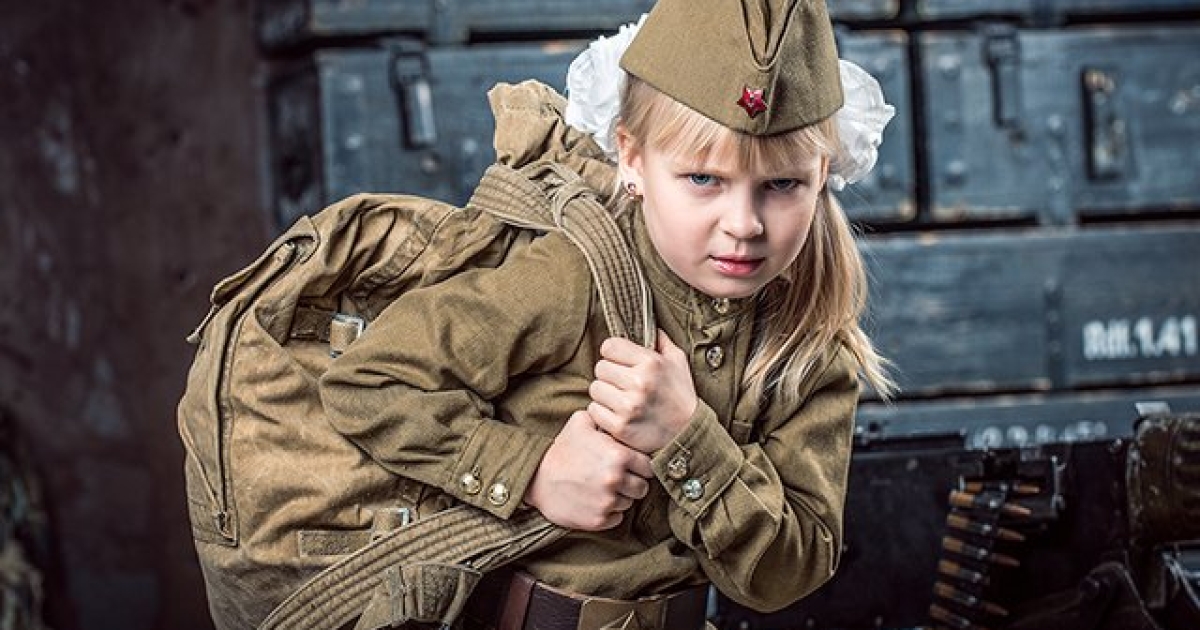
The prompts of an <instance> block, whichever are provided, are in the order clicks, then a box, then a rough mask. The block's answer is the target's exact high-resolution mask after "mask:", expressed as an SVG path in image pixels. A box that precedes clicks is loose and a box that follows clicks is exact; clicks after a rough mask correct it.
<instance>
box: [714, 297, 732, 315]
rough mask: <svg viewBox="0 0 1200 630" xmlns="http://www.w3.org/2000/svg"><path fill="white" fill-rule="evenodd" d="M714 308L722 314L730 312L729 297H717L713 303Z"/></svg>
mask: <svg viewBox="0 0 1200 630" xmlns="http://www.w3.org/2000/svg"><path fill="white" fill-rule="evenodd" d="M712 307H713V310H714V311H716V312H717V313H718V314H720V315H724V314H726V313H728V312H729V298H717V299H715V300H713V303H712Z"/></svg>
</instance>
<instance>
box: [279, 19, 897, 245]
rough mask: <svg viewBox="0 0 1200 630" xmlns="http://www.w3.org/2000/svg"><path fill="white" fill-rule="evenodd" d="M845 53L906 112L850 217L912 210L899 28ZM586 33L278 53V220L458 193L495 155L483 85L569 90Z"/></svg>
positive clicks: (465, 195) (454, 198)
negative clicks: (350, 205)
mask: <svg viewBox="0 0 1200 630" xmlns="http://www.w3.org/2000/svg"><path fill="white" fill-rule="evenodd" d="M842 43H843V48H844V50H845V56H846V58H848V59H852V60H854V61H857V62H859V63H861V64H862V65H864V67H866V68H867V69H868V70H870V71H872V72H874V73H877V76H878V77H879V79H880V81H881V84H882V86H883V89H884V90H885V94H887V97H888V99H889V100H890V101H891V102H893V103H895V106H896V108H897V111H898V112H900V113H899V114H898V115H897V116H896V118H895V119H894V122H893V123H892V124H891V125H889V127H888V129H887V130H886V132H885V142H884V145H883V149H882V151H881V154H880V157H879V162H878V165H877V168H876V169H875V171H874V172H873V173H872V174H871V175H870V176H869V177H868V178H866V179H865V180H864V181H862V182H859V183H856V184H854V185H852V186H850V187H848V188H847V189H846V190H845V191H844V192H843V193H841V195H840V196H841V198H842V200H843V202H844V204H845V206H846V208H847V212H848V213H849V214H850V216H851V217H853V218H855V219H858V220H864V221H878V222H888V223H891V222H902V221H906V220H909V219H911V218H912V217H913V216H914V215H915V213H916V202H915V194H916V193H915V188H916V183H915V177H916V175H915V169H914V167H913V163H912V133H913V131H912V122H911V117H910V116H909V114H908V112H909V111H910V110H911V106H910V105H909V104H908V103H909V99H910V87H909V73H908V70H907V68H908V65H907V39H906V38H905V36H904V34H903V33H902V32H882V33H879V34H871V35H847V36H846V37H844V38H843V40H842ZM585 45H586V42H583V41H579V40H566V41H544V42H535V43H516V44H514V43H507V44H478V45H472V46H432V47H431V46H426V45H424V44H422V43H420V42H417V41H415V40H411V39H397V40H381V42H380V44H379V45H377V46H373V47H365V48H328V49H319V50H317V51H316V52H314V53H312V54H311V55H307V56H305V57H303V58H302V59H301V60H298V61H296V62H294V63H290V64H286V63H285V64H280V65H279V66H278V67H277V69H276V72H275V77H274V79H273V80H272V81H271V83H270V84H269V87H268V96H267V98H268V100H269V114H268V120H269V125H270V145H269V155H270V158H269V162H270V165H271V167H270V171H271V177H272V186H271V189H272V196H273V203H274V207H275V215H276V217H277V219H278V222H279V225H280V227H286V226H287V225H290V224H291V223H292V222H293V221H294V220H295V219H296V218H297V217H299V216H300V215H302V214H311V213H313V212H316V211H317V210H319V209H320V208H321V207H323V206H325V205H327V204H329V203H332V202H333V201H336V200H337V199H340V198H342V197H345V196H347V195H350V194H353V193H356V192H361V191H374V192H403V193H408V194H414V195H421V196H425V197H432V198H435V199H442V200H446V201H449V202H451V203H455V204H462V203H465V202H466V201H467V199H469V198H470V196H471V191H472V190H473V189H474V188H475V184H476V183H477V182H478V181H479V177H480V176H481V175H482V174H483V170H484V169H485V168H486V167H487V165H488V164H490V163H491V162H492V160H493V159H494V158H495V152H494V150H493V148H492V132H493V129H494V124H493V120H492V114H491V109H490V108H489V106H488V103H487V91H488V89H490V88H491V87H492V86H493V85H495V84H496V83H497V82H503V81H507V82H518V81H522V80H525V79H537V80H540V81H542V82H544V83H547V84H548V85H551V86H553V87H555V88H556V89H559V90H562V89H563V86H564V85H565V82H566V73H567V67H568V66H569V65H570V62H571V60H572V59H574V57H575V55H577V54H578V53H579V51H580V50H582V49H583V47H584V46H585Z"/></svg>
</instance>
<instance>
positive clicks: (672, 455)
mask: <svg viewBox="0 0 1200 630" xmlns="http://www.w3.org/2000/svg"><path fill="white" fill-rule="evenodd" d="M742 457H743V454H742V450H741V448H739V447H738V445H737V443H736V442H734V440H733V438H732V437H731V436H730V435H729V433H728V432H727V431H726V430H725V427H723V426H721V423H720V421H719V420H717V414H716V412H715V411H713V409H712V408H711V407H709V406H708V405H707V404H706V403H705V402H704V401H703V400H701V401H699V403H698V404H697V405H696V411H695V413H693V414H692V418H691V420H690V421H689V422H688V425H687V426H686V427H685V428H684V429H683V431H682V432H680V434H679V435H678V436H676V437H675V439H674V440H673V441H672V442H671V443H670V444H668V445H667V446H666V447H664V448H663V449H662V450H660V451H659V452H658V453H656V454H655V455H654V457H653V459H651V465H652V466H653V467H654V474H655V476H657V477H658V479H659V481H661V482H662V484H663V487H664V488H666V490H667V493H668V494H670V496H671V498H672V499H673V500H674V501H675V504H676V505H677V506H679V507H680V508H681V509H682V510H683V511H684V512H686V513H687V514H688V515H690V516H691V517H692V518H699V517H700V515H702V514H703V513H704V512H705V510H707V509H708V506H710V505H712V503H713V501H715V500H716V499H717V498H718V497H720V496H721V493H722V492H724V491H725V488H726V487H728V486H729V484H730V483H732V482H733V480H734V479H735V478H736V477H737V474H738V471H739V470H740V469H741V467H742Z"/></svg>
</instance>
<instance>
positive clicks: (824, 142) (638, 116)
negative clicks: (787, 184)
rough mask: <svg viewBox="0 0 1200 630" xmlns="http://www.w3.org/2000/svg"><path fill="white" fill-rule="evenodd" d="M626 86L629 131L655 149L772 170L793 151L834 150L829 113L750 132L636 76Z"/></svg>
mask: <svg viewBox="0 0 1200 630" xmlns="http://www.w3.org/2000/svg"><path fill="white" fill-rule="evenodd" d="M626 90H627V94H626V98H625V102H626V105H627V107H626V112H625V116H624V117H623V118H622V122H623V123H624V124H625V126H626V127H627V128H628V129H629V131H630V132H631V135H632V136H633V137H634V138H635V139H638V140H641V141H644V142H645V143H646V144H647V145H649V146H651V147H653V148H655V149H657V150H659V151H664V152H667V153H671V154H674V155H694V156H696V157H697V160H698V161H699V162H698V163H699V164H710V163H713V162H719V163H722V164H727V163H730V162H732V163H733V165H734V166H735V167H737V168H739V169H745V170H749V171H753V172H766V173H770V172H780V171H784V170H787V169H788V167H790V166H791V165H792V164H793V163H794V161H795V158H796V156H797V155H820V156H823V157H828V158H830V159H833V158H834V157H835V155H836V151H837V149H836V147H837V146H838V137H837V125H836V124H834V123H833V119H832V118H830V119H827V120H825V121H823V122H821V123H818V124H816V125H812V126H809V127H803V128H801V129H797V130H795V131H790V132H787V133H782V134H777V135H773V136H752V135H750V134H746V133H741V132H738V131H734V130H732V129H730V128H728V127H726V126H724V125H722V124H721V123H718V122H716V121H714V120H712V119H711V118H708V117H707V116H704V115H703V114H700V113H698V112H696V111H695V110H693V109H691V108H690V107H688V106H686V105H684V104H682V103H680V102H678V101H676V100H675V99H673V98H671V97H669V96H666V95H665V94H663V93H662V92H659V91H658V90H657V89H655V88H653V87H651V86H650V85H648V84H647V83H645V82H644V81H641V80H639V79H637V78H633V77H631V78H630V80H629V83H628V85H627V86H626ZM650 121H653V124H652V125H651V124H650Z"/></svg>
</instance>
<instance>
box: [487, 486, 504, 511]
mask: <svg viewBox="0 0 1200 630" xmlns="http://www.w3.org/2000/svg"><path fill="white" fill-rule="evenodd" d="M488 501H489V502H491V504H492V505H495V506H501V505H504V504H505V503H508V486H506V485H504V484H502V483H497V484H493V485H492V487H491V488H488Z"/></svg>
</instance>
